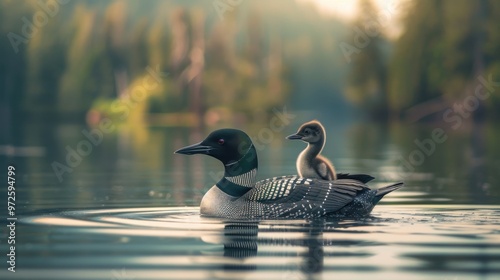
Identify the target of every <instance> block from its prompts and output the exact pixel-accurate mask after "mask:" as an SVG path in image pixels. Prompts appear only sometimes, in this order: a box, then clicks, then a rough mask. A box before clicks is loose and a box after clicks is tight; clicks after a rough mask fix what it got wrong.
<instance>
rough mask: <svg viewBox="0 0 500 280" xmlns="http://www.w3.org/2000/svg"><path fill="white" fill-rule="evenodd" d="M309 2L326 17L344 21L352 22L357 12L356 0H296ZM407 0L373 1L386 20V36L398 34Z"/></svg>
mask: <svg viewBox="0 0 500 280" xmlns="http://www.w3.org/2000/svg"><path fill="white" fill-rule="evenodd" d="M297 1H298V2H311V3H313V4H314V5H316V6H317V7H318V9H319V10H320V11H321V12H322V13H324V14H327V15H333V16H335V17H338V18H340V19H342V20H345V21H351V20H353V19H354V18H355V17H356V15H357V12H358V0H297ZM408 1H409V0H373V2H374V3H375V4H376V5H377V6H378V8H379V9H380V12H381V14H382V15H383V16H384V19H386V20H387V23H388V24H387V25H386V26H387V31H388V33H389V34H388V35H390V36H396V35H397V34H398V32H399V29H400V28H399V24H398V17H399V15H400V12H401V10H403V7H404V2H408Z"/></svg>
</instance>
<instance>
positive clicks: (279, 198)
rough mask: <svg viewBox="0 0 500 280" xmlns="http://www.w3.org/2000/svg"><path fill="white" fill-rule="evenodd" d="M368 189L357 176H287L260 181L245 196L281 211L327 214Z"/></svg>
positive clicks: (281, 212)
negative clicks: (337, 178) (329, 179)
mask: <svg viewBox="0 0 500 280" xmlns="http://www.w3.org/2000/svg"><path fill="white" fill-rule="evenodd" d="M367 190H370V189H369V188H368V187H367V186H366V185H364V184H363V183H361V182H359V181H356V180H349V179H344V180H336V181H323V180H316V179H304V178H299V177H297V176H284V177H278V178H272V179H268V180H264V181H260V182H258V183H257V184H256V186H255V187H254V188H253V189H252V190H251V191H249V192H248V193H247V194H246V195H245V196H246V197H247V199H249V200H252V201H257V202H260V203H263V204H265V205H267V206H268V207H269V208H270V209H272V211H273V212H277V213H279V214H280V215H288V216H290V215H294V214H296V213H297V215H300V213H304V212H307V213H314V214H318V215H324V214H326V213H331V212H335V211H337V210H339V209H340V208H342V207H344V206H345V205H347V204H348V203H350V202H351V201H352V200H353V199H354V198H355V197H356V196H357V195H358V194H359V193H361V192H364V191H367Z"/></svg>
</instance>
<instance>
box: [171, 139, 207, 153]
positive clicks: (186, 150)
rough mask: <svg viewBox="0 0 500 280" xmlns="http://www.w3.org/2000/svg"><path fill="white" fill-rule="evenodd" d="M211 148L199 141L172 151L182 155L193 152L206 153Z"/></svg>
mask: <svg viewBox="0 0 500 280" xmlns="http://www.w3.org/2000/svg"><path fill="white" fill-rule="evenodd" d="M211 150H213V148H212V147H210V146H205V145H202V144H201V142H200V143H196V144H193V145H189V146H186V147H184V148H180V149H178V150H177V151H175V152H174V154H183V155H194V154H208V153H210V151H211Z"/></svg>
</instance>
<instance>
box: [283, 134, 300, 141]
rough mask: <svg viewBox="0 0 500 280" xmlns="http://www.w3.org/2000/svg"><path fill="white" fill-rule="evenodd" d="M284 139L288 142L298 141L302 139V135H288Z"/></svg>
mask: <svg viewBox="0 0 500 280" xmlns="http://www.w3.org/2000/svg"><path fill="white" fill-rule="evenodd" d="M286 139H288V140H300V139H302V135H300V134H292V135H288V136H287V137H286Z"/></svg>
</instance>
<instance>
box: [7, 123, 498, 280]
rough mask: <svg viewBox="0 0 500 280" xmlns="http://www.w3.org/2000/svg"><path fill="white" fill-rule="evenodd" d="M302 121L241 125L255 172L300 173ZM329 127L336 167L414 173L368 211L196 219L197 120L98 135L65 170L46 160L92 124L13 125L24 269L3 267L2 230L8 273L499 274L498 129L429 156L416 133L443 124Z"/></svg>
mask: <svg viewBox="0 0 500 280" xmlns="http://www.w3.org/2000/svg"><path fill="white" fill-rule="evenodd" d="M306 120H308V119H306ZM301 121H303V120H302V119H301V120H297V123H294V124H291V125H289V126H287V127H286V128H285V129H284V130H283V131H277V132H273V134H270V135H271V136H268V135H264V134H263V133H262V132H261V131H262V130H261V129H262V127H260V128H259V127H255V128H254V127H251V128H248V129H245V130H246V131H248V132H249V134H250V135H251V136H253V137H254V142H256V146H257V148H258V151H259V162H260V170H259V177H260V178H267V177H270V176H276V175H285V174H293V173H294V172H295V163H294V160H295V157H296V156H297V154H298V152H300V150H301V149H302V148H304V145H303V144H302V143H299V142H286V140H284V137H285V136H286V135H288V134H291V133H293V132H294V131H295V129H296V127H297V125H298V123H300V122H301ZM322 121H323V122H324V120H322ZM325 124H326V126H327V131H328V136H329V137H330V138H329V143H328V145H327V146H326V148H325V151H324V154H325V155H327V156H329V157H330V158H332V159H333V162H334V163H335V165H336V166H337V169H338V170H340V171H344V172H351V173H369V174H372V175H374V176H375V177H377V179H376V180H375V181H374V182H373V183H371V184H370V186H371V187H373V188H377V187H380V186H382V185H384V184H387V183H388V182H393V181H398V180H404V181H405V183H406V186H405V187H404V188H403V189H402V190H400V191H397V192H394V193H392V194H391V195H389V196H387V197H386V198H384V199H383V201H382V203H381V204H380V205H379V206H377V207H376V208H375V209H374V211H373V213H372V215H371V216H370V217H367V218H364V219H361V220H313V221H306V220H294V221H228V220H222V219H214V218H204V217H200V216H199V215H198V211H199V209H198V207H197V206H198V205H199V201H200V200H201V197H202V196H203V194H204V192H205V191H206V190H207V189H208V188H209V187H210V186H211V185H213V184H214V183H215V182H216V181H217V180H218V178H219V177H220V176H221V173H220V172H221V166H220V165H219V163H218V162H217V161H215V160H213V159H211V158H207V157H202V156H193V157H186V156H179V155H172V152H173V151H174V150H175V149H176V148H179V147H182V146H184V145H187V144H190V143H194V142H197V141H200V140H201V139H202V138H203V137H204V136H205V135H206V132H192V131H191V130H189V129H173V128H148V129H146V128H134V129H122V130H120V131H119V132H116V133H110V134H104V135H103V139H102V142H101V143H99V144H98V145H97V146H93V148H92V151H91V152H90V153H89V155H88V156H84V157H81V160H80V161H79V162H78V164H74V165H75V166H74V167H70V168H71V173H70V172H67V173H64V174H62V177H61V178H62V181H60V180H59V179H58V178H57V176H56V175H55V174H54V172H53V169H52V163H53V162H59V163H61V164H65V165H66V164H67V162H66V157H67V155H68V149H69V150H71V149H76V147H77V146H78V144H79V143H80V142H81V141H84V140H85V139H86V138H85V136H83V134H82V133H81V131H82V129H87V130H90V128H87V127H85V126H81V125H72V124H57V125H53V124H52V125H43V124H26V125H22V126H21V127H19V128H16V129H15V130H13V132H12V135H11V136H10V137H11V139H12V140H11V141H12V143H16V145H15V146H14V147H9V148H6V147H5V145H4V146H3V147H2V150H1V151H2V153H3V155H2V156H3V157H4V158H5V154H9V157H7V161H8V163H11V164H13V165H14V166H15V167H16V170H17V173H16V187H17V188H16V191H17V192H16V203H17V208H16V215H17V217H18V221H17V227H16V271H17V272H16V273H10V272H8V271H7V266H6V265H5V260H6V256H5V255H6V253H7V247H6V244H5V242H3V240H6V239H5V238H6V237H7V234H8V232H7V231H6V230H5V228H4V229H2V236H1V237H2V238H1V239H2V243H0V248H1V251H2V254H1V255H2V256H4V257H2V258H3V260H2V263H4V265H3V266H2V267H3V268H2V270H1V271H0V277H1V279H255V278H258V279H333V278H337V279H365V278H369V279H500V206H499V202H500V187H499V182H500V156H499V149H500V148H499V147H498V146H499V145H498V144H497V143H500V128H497V127H496V126H495V125H493V124H492V125H488V124H484V125H481V126H479V127H474V128H467V129H464V130H463V131H451V130H446V127H443V129H445V131H446V135H447V137H448V139H447V140H446V141H445V142H444V143H434V144H435V148H434V150H433V151H432V153H429V155H427V154H424V152H422V151H421V152H422V154H423V155H424V157H423V160H420V159H419V158H418V156H416V152H415V150H418V149H419V148H418V146H417V145H416V144H415V141H416V140H419V141H420V142H422V141H424V142H425V139H427V138H429V137H431V135H432V134H431V133H432V130H433V129H435V128H436V127H439V126H429V125H428V126H425V127H420V126H419V127H417V126H412V125H391V126H382V125H376V124H369V123H350V124H342V123H340V122H339V123H335V122H332V123H325ZM263 136H265V137H263ZM266 137H267V138H266ZM412 153H413V156H414V157H413V159H412V158H411V155H412ZM75 162H76V161H75ZM68 166H69V165H68ZM4 173H5V174H0V175H1V176H2V177H1V178H3V179H2V180H4V179H5V176H6V170H5V172H4ZM4 196H5V194H2V195H1V197H4ZM5 212H6V210H5V211H4V210H2V214H1V215H0V217H4V215H5V214H4V213H5ZM2 220H3V221H5V218H2ZM2 224H3V223H2Z"/></svg>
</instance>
